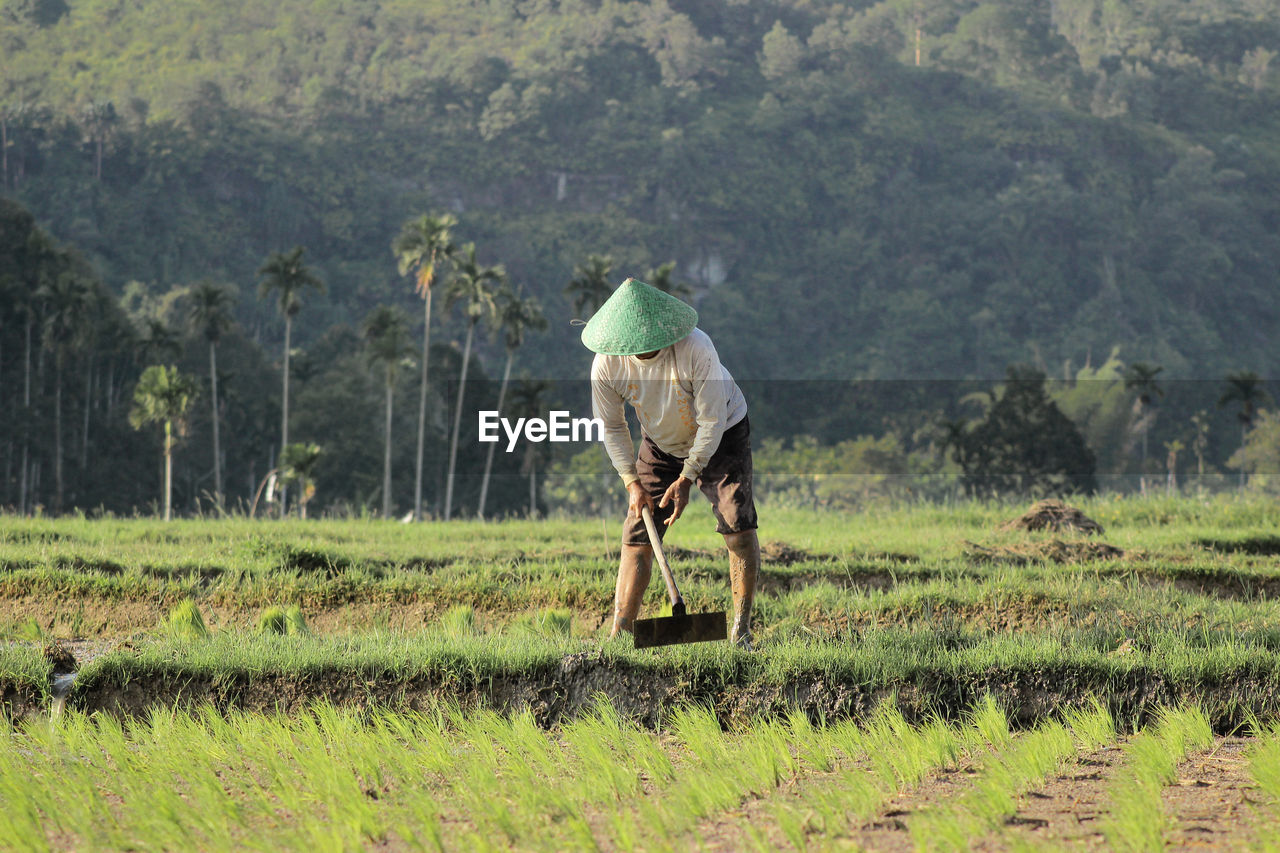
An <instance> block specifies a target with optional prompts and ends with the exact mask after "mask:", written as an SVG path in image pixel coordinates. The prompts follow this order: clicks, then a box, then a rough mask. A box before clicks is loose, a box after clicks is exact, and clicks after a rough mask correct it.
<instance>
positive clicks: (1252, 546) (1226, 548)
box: [1196, 536, 1280, 557]
mask: <svg viewBox="0 0 1280 853" xmlns="http://www.w3.org/2000/svg"><path fill="white" fill-rule="evenodd" d="M1196 544H1197V545H1199V546H1200V547H1202V548H1208V549H1209V550H1210V551H1217V552H1219V553H1221V554H1249V555H1251V556H1255V557H1276V556H1280V536H1254V537H1252V538H1248V539H1197V540H1196Z"/></svg>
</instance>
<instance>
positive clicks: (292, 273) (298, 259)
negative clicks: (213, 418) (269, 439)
mask: <svg viewBox="0 0 1280 853" xmlns="http://www.w3.org/2000/svg"><path fill="white" fill-rule="evenodd" d="M302 251H303V250H302V247H301V246H295V247H294V248H293V250H292V251H289V252H275V253H273V254H272V255H271V256H270V257H268V258H267V260H266V262H265V263H264V264H263V265H262V267H261V268H260V269H259V270H258V275H260V276H262V281H261V283H260V284H259V286H258V298H259V299H262V298H264V297H266V296H267V295H268V294H269V293H272V292H275V293H276V294H277V297H278V298H277V302H276V304H277V306H278V307H279V309H280V315H281V316H282V317H284V368H283V370H282V371H281V374H282V375H283V377H284V390H283V393H282V395H281V398H282V400H281V404H280V452H281V453H284V448H285V447H287V446H288V445H289V344H290V340H291V338H292V335H293V318H294V317H295V316H297V314H298V312H299V311H300V310H302V290H303V289H304V288H307V287H312V288H315V289H316V290H317V291H319V292H320V293H324V282H322V281H321V280H320V279H319V278H317V277H316V276H315V274H314V273H312V272H311V270H310V269H308V268H307V266H306V265H305V264H303V263H302ZM284 512H285V495H284V494H283V493H282V494H281V495H280V515H281V517H283V516H284Z"/></svg>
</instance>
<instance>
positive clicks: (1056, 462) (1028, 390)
mask: <svg viewBox="0 0 1280 853" xmlns="http://www.w3.org/2000/svg"><path fill="white" fill-rule="evenodd" d="M948 444H949V445H950V447H951V450H952V452H953V454H954V456H955V460H956V462H957V463H958V464H959V465H960V469H961V482H962V483H963V485H964V487H965V489H966V490H967V491H968V492H969V493H970V494H972V495H975V496H990V495H1035V496H1037V497H1041V496H1044V495H1064V494H1082V493H1083V494H1090V493H1092V492H1094V491H1096V490H1097V479H1096V476H1095V475H1096V466H1097V461H1096V459H1095V457H1094V454H1093V451H1091V450H1090V449H1089V448H1088V446H1087V445H1086V444H1085V442H1084V437H1083V436H1081V435H1080V431H1079V430H1078V429H1076V427H1075V425H1074V424H1073V423H1071V421H1070V420H1069V419H1068V418H1067V417H1066V415H1064V414H1063V413H1062V410H1061V409H1059V408H1058V406H1057V404H1056V403H1054V402H1053V400H1052V399H1050V397H1049V394H1048V391H1047V389H1046V388H1045V376H1044V374H1043V373H1040V372H1039V371H1037V370H1034V369H1031V368H1026V367H1011V368H1009V373H1008V377H1007V379H1006V381H1005V383H1004V388H1003V390H1002V392H1001V393H1000V394H999V395H998V396H997V398H996V400H995V401H994V403H993V405H992V406H991V409H990V410H989V411H988V412H987V413H986V415H985V416H984V417H983V418H982V419H981V420H980V421H978V422H976V423H974V424H971V425H969V426H968V427H966V428H959V429H956V430H954V431H953V432H952V433H951V435H950V436H949V437H948Z"/></svg>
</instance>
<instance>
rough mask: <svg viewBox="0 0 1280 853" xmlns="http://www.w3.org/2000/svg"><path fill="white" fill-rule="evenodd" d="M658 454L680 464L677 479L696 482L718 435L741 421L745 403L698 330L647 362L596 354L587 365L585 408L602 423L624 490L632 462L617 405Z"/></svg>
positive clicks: (633, 471) (717, 443)
mask: <svg viewBox="0 0 1280 853" xmlns="http://www.w3.org/2000/svg"><path fill="white" fill-rule="evenodd" d="M624 401H625V402H627V403H630V404H631V407H632V408H633V409H635V411H636V416H637V417H638V418H639V419H640V429H641V430H642V431H643V432H644V434H645V435H646V436H648V437H649V438H651V439H652V440H653V443H654V444H656V445H657V446H658V447H659V449H661V450H663V451H664V452H666V453H669V454H671V455H672V456H675V457H677V458H679V459H683V460H684V468H683V470H682V471H681V472H680V473H681V476H683V477H687V478H688V479H690V480H696V479H697V478H698V475H699V474H701V473H702V469H703V468H705V467H706V465H707V462H708V460H710V459H711V456H712V455H713V454H714V453H715V452H716V449H717V448H718V447H719V446H720V437H721V436H722V435H724V431H725V430H726V429H728V428H729V427H731V426H733V425H734V424H736V423H738V422H739V421H741V420H742V419H743V418H744V417H746V415H747V401H746V398H745V397H743V396H742V391H741V389H739V388H738V384H737V383H736V382H734V381H733V377H732V376H730V375H729V371H728V370H726V369H725V368H724V365H722V364H721V363H720V356H719V355H717V354H716V348H715V346H714V345H713V344H712V343H711V338H709V337H707V335H706V333H705V332H703V331H702V330H701V329H694V330H693V331H692V332H690V333H689V335H688V336H686V337H684V338H682V339H681V340H679V341H677V342H676V343H674V344H672V345H671V346H669V347H666V348H664V349H662V350H659V351H658V354H657V355H655V356H654V357H653V358H650V359H642V358H637V357H636V356H633V355H600V354H597V355H596V357H595V361H593V362H592V363H591V407H592V410H593V412H594V414H595V416H596V417H597V418H599V419H600V420H601V421H602V422H603V423H604V446H605V450H606V451H607V452H608V454H609V459H610V460H611V461H612V462H613V467H614V468H616V469H618V474H619V475H621V476H622V479H623V481H624V482H625V483H627V484H628V485H630V484H631V483H633V482H635V481H636V480H637V479H639V478H638V477H637V476H636V460H635V456H634V448H633V446H632V444H631V431H630V430H629V429H628V428H627V416H626V410H625V408H624V406H623V402H624Z"/></svg>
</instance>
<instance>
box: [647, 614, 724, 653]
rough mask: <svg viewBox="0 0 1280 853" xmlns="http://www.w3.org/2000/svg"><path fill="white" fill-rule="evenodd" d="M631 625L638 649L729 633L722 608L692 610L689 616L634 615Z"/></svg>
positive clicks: (701, 639) (698, 640) (716, 638)
mask: <svg viewBox="0 0 1280 853" xmlns="http://www.w3.org/2000/svg"><path fill="white" fill-rule="evenodd" d="M632 627H633V630H634V631H635V644H636V648H637V649H647V648H650V647H652V646H675V645H681V644H684V643H705V642H709V641H714V640H723V639H725V638H726V637H728V636H729V630H728V619H727V618H726V617H725V614H724V611H723V610H722V611H720V612H718V613H691V614H689V615H688V616H660V617H658V618H656V619H637V620H636V621H635V622H634V623H633V626H632Z"/></svg>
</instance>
